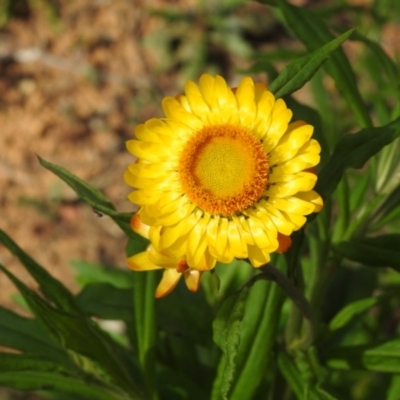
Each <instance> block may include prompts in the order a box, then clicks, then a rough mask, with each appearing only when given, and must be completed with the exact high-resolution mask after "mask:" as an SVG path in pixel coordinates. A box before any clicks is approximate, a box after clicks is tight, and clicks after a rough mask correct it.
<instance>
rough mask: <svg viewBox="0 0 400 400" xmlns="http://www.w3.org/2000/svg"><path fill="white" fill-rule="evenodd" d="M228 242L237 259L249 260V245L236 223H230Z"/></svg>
mask: <svg viewBox="0 0 400 400" xmlns="http://www.w3.org/2000/svg"><path fill="white" fill-rule="evenodd" d="M228 241H229V244H230V248H231V249H232V252H233V257H235V258H247V255H248V253H247V243H246V242H245V241H244V238H242V237H241V235H240V232H239V229H238V224H237V223H236V222H235V221H229V225H228Z"/></svg>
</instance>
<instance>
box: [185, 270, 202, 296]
mask: <svg viewBox="0 0 400 400" xmlns="http://www.w3.org/2000/svg"><path fill="white" fill-rule="evenodd" d="M183 276H184V278H185V283H186V286H187V288H188V289H189V290H190V291H191V292H197V290H198V289H199V287H200V278H201V272H199V271H195V270H193V269H190V270H189V271H186V272H184V274H183Z"/></svg>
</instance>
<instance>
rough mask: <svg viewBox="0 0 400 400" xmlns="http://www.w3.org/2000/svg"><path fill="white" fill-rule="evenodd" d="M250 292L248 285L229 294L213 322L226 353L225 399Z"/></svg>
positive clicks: (214, 337)
mask: <svg viewBox="0 0 400 400" xmlns="http://www.w3.org/2000/svg"><path fill="white" fill-rule="evenodd" d="M248 294H249V287H248V286H247V285H246V286H244V287H243V288H242V289H241V290H240V291H239V292H236V293H234V294H233V295H231V296H229V297H228V298H227V299H226V300H225V301H224V303H223V304H222V307H221V308H220V310H219V311H218V314H217V316H216V318H215V320H214V323H213V339H214V342H215V343H216V344H217V346H218V347H219V348H220V349H221V350H222V352H223V354H224V371H223V375H222V381H221V395H222V398H223V399H224V400H225V399H228V392H229V389H230V387H231V385H232V382H233V379H234V374H235V369H236V356H237V354H238V348H239V343H240V326H241V322H242V320H243V317H244V312H245V304H246V300H247V296H248Z"/></svg>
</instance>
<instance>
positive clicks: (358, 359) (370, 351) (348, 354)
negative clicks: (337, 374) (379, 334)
mask: <svg viewBox="0 0 400 400" xmlns="http://www.w3.org/2000/svg"><path fill="white" fill-rule="evenodd" d="M326 364H327V365H328V366H329V367H331V368H335V369H344V370H367V371H376V372H387V373H394V374H400V338H396V339H391V340H386V341H384V342H381V343H378V344H372V345H371V344H367V345H358V346H343V347H340V348H336V349H333V350H332V351H331V352H329V353H328V355H327V357H326Z"/></svg>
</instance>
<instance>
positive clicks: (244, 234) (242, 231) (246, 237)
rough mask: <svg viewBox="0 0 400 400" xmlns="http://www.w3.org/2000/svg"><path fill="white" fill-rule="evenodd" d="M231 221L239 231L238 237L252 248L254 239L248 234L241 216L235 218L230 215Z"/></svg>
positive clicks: (248, 229) (248, 231) (246, 226)
mask: <svg viewBox="0 0 400 400" xmlns="http://www.w3.org/2000/svg"><path fill="white" fill-rule="evenodd" d="M232 220H233V221H235V223H236V226H237V229H238V231H239V234H240V237H241V238H242V240H243V241H244V242H245V243H246V244H250V245H252V246H254V244H255V243H254V239H253V236H252V235H251V233H250V228H249V227H248V225H247V223H246V220H245V218H244V216H243V215H241V216H236V215H232Z"/></svg>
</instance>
